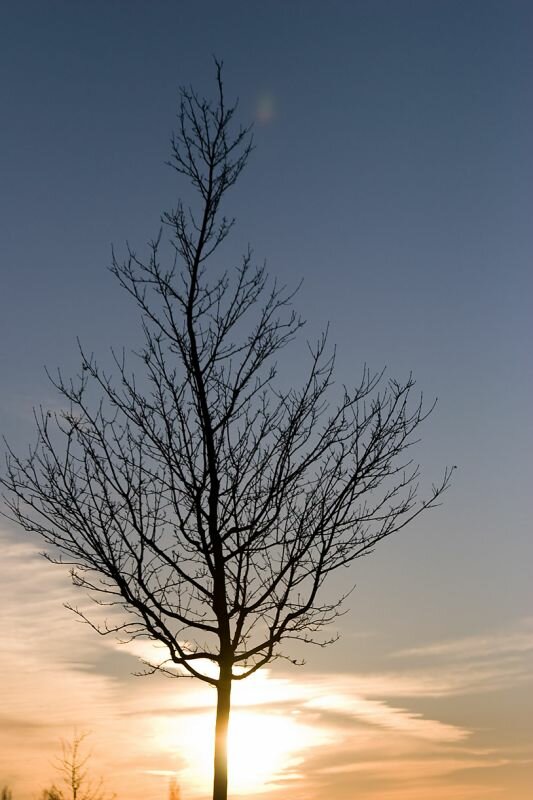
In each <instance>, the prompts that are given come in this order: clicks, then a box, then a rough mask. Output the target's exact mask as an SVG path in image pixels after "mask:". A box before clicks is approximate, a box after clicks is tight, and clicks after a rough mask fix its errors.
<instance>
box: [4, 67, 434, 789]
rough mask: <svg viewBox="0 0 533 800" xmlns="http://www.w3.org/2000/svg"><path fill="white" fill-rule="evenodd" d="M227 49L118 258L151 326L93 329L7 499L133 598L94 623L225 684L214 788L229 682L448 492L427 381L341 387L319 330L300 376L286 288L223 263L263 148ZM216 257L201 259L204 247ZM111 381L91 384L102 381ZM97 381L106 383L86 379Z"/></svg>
mask: <svg viewBox="0 0 533 800" xmlns="http://www.w3.org/2000/svg"><path fill="white" fill-rule="evenodd" d="M235 108H236V106H235V105H230V106H228V105H227V104H226V100H225V96H224V90H223V84H222V80H221V74H220V66H219V65H218V64H217V96H216V100H215V101H213V102H210V101H207V100H205V99H202V98H200V97H199V96H198V95H197V94H196V93H195V92H194V91H193V90H192V89H183V90H182V93H181V104H180V108H179V114H178V126H177V132H176V133H175V135H174V138H173V140H172V157H171V162H170V164H171V166H172V167H173V168H174V169H175V170H176V172H177V173H178V174H179V175H180V176H185V178H186V179H187V180H188V181H189V182H190V184H191V185H192V187H193V188H194V190H195V192H196V194H195V196H196V199H197V205H196V206H195V207H194V208H192V209H191V208H189V207H186V206H185V205H184V204H182V202H179V203H178V204H177V207H176V208H175V209H174V210H171V211H169V212H167V213H165V214H164V215H163V218H162V221H163V228H162V231H163V230H165V229H166V230H170V233H171V237H170V241H171V243H172V248H173V251H172V257H171V258H170V260H168V255H166V254H165V246H164V245H163V244H162V241H163V237H162V233H161V232H160V234H159V236H158V237H157V238H156V239H155V240H154V241H153V242H151V243H150V249H149V254H148V256H147V257H146V258H141V257H140V256H138V255H137V253H136V252H134V251H133V250H132V249H130V248H129V247H128V252H127V256H126V258H125V260H119V259H118V258H117V257H116V256H115V255H113V266H112V272H113V273H114V275H115V276H116V278H117V279H118V281H119V282H120V284H121V286H122V287H123V288H124V289H125V290H126V292H127V293H129V295H130V296H131V297H132V298H133V299H134V301H135V302H136V303H137V305H138V306H139V308H140V310H141V312H142V318H143V323H142V325H143V332H144V346H143V349H142V350H141V351H140V352H138V353H136V354H135V355H134V356H133V357H134V358H135V359H136V361H135V363H136V365H137V368H130V366H129V362H127V360H126V357H125V356H124V355H123V354H122V355H118V354H116V353H115V354H114V363H115V369H116V375H117V377H118V380H116V379H113V378H112V377H111V376H110V375H108V374H107V373H106V372H105V371H104V370H102V368H101V367H100V366H99V365H98V364H97V363H96V361H95V359H94V358H93V356H92V355H89V354H87V353H86V352H85V351H84V350H83V349H82V348H80V351H81V371H80V374H79V376H78V377H77V378H76V379H74V380H65V379H64V378H63V377H62V375H61V374H58V376H57V377H56V378H54V379H52V382H53V383H54V385H55V386H56V388H57V389H58V390H59V393H60V395H61V396H62V398H63V401H64V403H65V406H66V407H65V410H64V411H62V412H61V413H55V414H54V413H50V412H44V411H42V410H41V411H39V412H38V413H37V414H36V423H37V431H38V439H37V444H36V445H35V447H34V448H33V449H32V450H31V451H30V454H29V455H28V456H26V457H20V456H18V455H16V454H15V453H14V452H12V451H11V450H9V451H8V457H7V472H6V475H5V477H4V478H3V484H4V486H5V487H7V489H8V492H7V498H6V499H7V504H8V507H9V509H10V514H11V517H12V518H14V519H15V520H17V521H18V522H19V523H20V524H21V525H22V526H23V528H25V529H26V530H27V531H35V532H37V533H39V534H40V535H41V536H42V537H43V538H44V540H45V541H46V542H47V543H48V544H49V545H50V546H52V548H53V549H52V551H51V553H50V554H49V557H50V558H51V559H52V560H60V561H63V562H66V563H68V564H70V565H71V571H72V580H73V582H74V584H75V585H76V586H79V587H81V588H83V589H87V590H89V591H90V592H91V593H92V594H93V596H95V597H96V598H97V599H98V598H99V599H100V600H99V601H100V602H101V603H104V604H105V603H109V604H110V605H112V606H114V607H115V610H116V608H117V607H118V609H120V610H121V611H122V612H123V615H122V617H121V619H120V622H118V623H117V624H112V623H111V622H109V621H108V623H107V624H106V626H105V627H103V628H101V627H98V626H96V624H95V623H94V622H92V623H91V624H93V626H94V627H97V629H98V630H99V632H100V633H104V634H106V633H109V632H111V631H114V632H117V631H120V632H122V633H123V634H127V635H129V636H132V637H148V638H149V639H151V640H153V641H156V642H159V643H162V644H163V645H165V647H166V648H168V662H167V663H166V664H163V665H156V664H154V665H151V666H152V667H153V669H156V668H161V669H167V670H169V671H170V672H172V673H173V674H179V673H185V674H187V675H190V676H193V677H195V678H198V679H200V680H202V681H205V682H207V683H208V684H211V685H212V686H213V687H215V688H216V692H217V713H216V731H215V756H214V788H213V799H214V800H226V798H227V754H226V739H227V728H228V720H229V713H230V698H231V687H232V682H233V681H241V680H244V679H245V678H247V677H248V676H249V675H251V674H252V673H253V672H255V671H256V670H258V669H259V668H260V667H262V666H263V665H265V664H267V663H268V662H271V661H273V660H274V659H277V658H289V657H290V660H292V661H294V663H297V662H296V659H295V658H293V657H292V656H290V654H288V653H287V652H286V651H284V650H282V649H281V645H282V643H283V642H284V641H287V640H289V639H292V640H297V641H301V642H302V641H303V642H311V643H314V644H320V645H322V646H323V645H325V644H327V643H328V642H329V641H331V640H332V637H331V636H329V637H328V635H327V633H325V634H324V631H325V629H326V628H327V627H328V626H329V625H330V623H331V622H332V621H333V620H334V619H335V618H336V617H337V615H338V614H339V613H340V611H341V606H342V601H343V600H344V599H345V598H344V597H336V598H335V599H333V600H331V599H327V597H326V595H325V594H324V592H323V591H322V589H323V587H324V583H325V582H326V580H327V579H328V577H329V576H330V575H331V573H333V572H335V571H336V570H339V569H341V568H342V567H347V566H349V565H350V564H351V563H352V562H353V561H354V560H355V559H357V558H359V557H360V556H363V555H365V554H367V553H369V552H370V551H371V550H372V549H373V548H374V546H375V545H376V544H377V543H378V542H379V541H380V540H381V539H384V538H385V537H387V536H390V535H391V534H393V533H395V532H397V531H399V530H400V529H401V528H403V527H405V525H407V524H408V523H409V522H410V521H411V520H412V519H413V518H414V517H416V516H417V515H418V514H420V513H421V512H422V511H423V510H424V509H428V508H430V507H432V506H434V505H435V503H436V501H437V499H438V498H439V497H440V495H441V494H442V492H443V491H444V490H445V488H446V486H447V484H448V482H449V471H446V473H445V475H444V478H443V480H442V482H440V483H439V484H438V485H437V486H433V488H432V491H431V492H430V495H429V497H427V498H426V499H422V500H418V499H417V488H418V475H419V470H418V467H417V465H416V464H414V463H413V461H412V459H411V456H410V453H411V450H410V448H411V446H412V445H413V444H414V443H415V441H416V439H417V437H418V429H419V426H420V424H421V422H422V421H423V420H424V418H425V417H426V416H427V413H429V411H430V410H431V409H428V410H425V408H423V406H422V401H421V398H413V386H414V382H413V379H412V378H411V377H409V378H408V379H407V380H406V381H404V382H397V381H395V380H388V381H387V380H386V379H385V377H384V375H383V374H382V373H378V374H372V373H371V372H370V371H369V370H368V369H366V368H365V369H364V370H363V373H362V377H361V380H360V381H359V383H358V385H357V386H356V387H355V388H354V389H353V390H349V389H346V388H345V389H343V390H342V391H341V392H340V393H338V394H337V396H335V391H337V392H338V390H335V389H334V387H333V386H332V383H333V369H334V356H333V354H332V353H329V354H328V349H327V343H326V337H325V336H323V337H321V338H320V339H319V341H318V342H317V344H316V345H315V346H312V345H308V352H309V367H308V372H307V377H306V379H305V380H304V381H303V384H302V385H301V386H300V388H293V387H290V388H284V387H283V384H282V382H281V381H280V380H279V378H278V376H277V371H276V358H277V356H278V355H279V353H280V351H281V350H283V348H285V347H286V346H287V345H288V344H289V343H290V342H292V340H293V339H294V337H295V336H296V334H297V333H298V332H299V331H300V328H301V327H302V325H303V322H302V320H301V319H300V318H299V317H298V316H297V314H296V313H295V311H294V310H293V307H292V301H293V296H294V293H293V292H290V291H287V290H286V288H285V287H283V286H280V285H278V284H277V283H276V282H271V281H270V279H269V278H268V276H267V274H266V272H265V270H264V268H256V267H255V266H254V264H253V262H252V255H251V253H250V252H247V253H246V254H245V255H244V257H243V258H242V261H241V262H240V264H239V265H238V266H236V267H235V269H234V270H232V271H230V272H225V271H221V270H220V269H217V267H216V266H215V265H214V264H213V263H212V262H213V261H214V258H213V257H214V255H215V253H216V252H217V251H218V249H219V248H220V246H221V245H222V243H223V242H224V240H225V239H226V237H227V235H228V233H229V232H230V230H231V228H232V226H233V222H234V220H233V219H228V218H227V217H226V216H224V215H223V213H222V201H223V200H224V199H225V196H226V194H227V192H228V191H229V189H230V188H231V187H232V186H233V185H234V184H235V182H236V181H237V179H238V177H239V175H240V174H241V171H242V169H243V168H244V166H245V164H246V161H247V159H248V156H249V154H250V151H251V148H252V140H251V136H250V131H249V129H242V128H235V127H234V121H233V120H234V114H235ZM208 263H209V267H208ZM95 389H97V390H98V394H99V396H100V399H99V401H98V402H97V403H95V402H94V401H93V400H94V390H95ZM91 398H93V400H92V399H91Z"/></svg>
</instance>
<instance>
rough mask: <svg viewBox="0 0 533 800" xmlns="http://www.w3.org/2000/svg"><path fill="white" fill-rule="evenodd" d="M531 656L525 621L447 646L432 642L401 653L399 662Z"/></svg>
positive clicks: (530, 628)
mask: <svg viewBox="0 0 533 800" xmlns="http://www.w3.org/2000/svg"><path fill="white" fill-rule="evenodd" d="M531 652H533V618H526V619H524V620H522V621H521V622H520V623H518V625H516V626H515V628H514V630H510V631H509V630H505V631H496V632H492V633H490V634H486V635H484V636H465V637H462V638H459V639H454V640H451V641H448V642H434V643H432V644H428V645H423V646H421V647H412V648H409V649H406V650H400V651H398V652H397V653H396V654H395V655H396V657H399V658H414V657H415V658H434V657H435V656H446V657H448V658H451V659H461V660H466V659H468V660H471V659H479V658H486V657H490V658H491V660H494V658H495V657H497V656H505V655H511V656H512V655H520V654H524V653H531Z"/></svg>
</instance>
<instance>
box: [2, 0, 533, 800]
mask: <svg viewBox="0 0 533 800" xmlns="http://www.w3.org/2000/svg"><path fill="white" fill-rule="evenodd" d="M532 24H533V8H532V6H531V3H529V2H519V1H518V0H505V2H504V0H501V2H494V1H493V0H483V1H482V0H479V2H476V1H475V0H462V1H461V2H455V1H454V0H448V1H447V2H444V0H431V2H428V1H427V0H424V1H422V0H417V1H414V0H413V1H412V2H411V1H408V0H388V2H381V0H373V1H372V2H370V1H369V2H358V1H357V0H353V1H352V2H340V0H335V1H334V2H331V3H322V2H315V0H308V1H307V2H303V1H302V2H297V1H296V0H295V1H293V2H277V1H274V2H270V3H261V4H260V3H255V2H237V1H236V2H233V1H232V2H228V3H225V4H220V3H215V2H211V0H207V1H206V2H204V3H201V4H199V3H198V4H196V3H183V2H177V1H176V0H175V1H174V2H166V1H163V0H157V1H156V2H152V3H148V2H138V1H137V0H130V2H122V1H121V0H120V1H119V0H116V1H115V2H113V3H109V2H102V1H101V0H94V2H92V3H82V2H66V1H65V2H61V1H59V0H58V1H56V2H54V1H52V0H51V1H50V2H47V3H42V2H25V1H24V0H21V2H19V3H17V4H15V3H11V4H7V5H6V7H5V8H4V9H3V14H2V25H1V31H0V86H1V89H0V91H1V97H2V106H3V108H2V110H3V114H2V118H3V122H2V126H1V129H0V140H1V147H0V175H1V185H2V191H1V193H0V218H1V219H2V226H1V230H0V270H1V275H2V292H1V295H0V326H1V329H0V343H1V344H0V375H1V384H2V392H1V395H0V430H1V432H2V433H3V434H4V435H5V436H6V437H7V438H8V440H9V442H10V443H11V445H12V446H13V447H14V448H15V449H18V450H22V449H24V448H25V447H26V446H27V445H28V444H29V443H30V442H31V441H32V440H33V435H34V426H33V416H32V409H33V407H34V406H39V405H42V406H43V407H45V408H48V407H52V408H53V407H54V404H56V403H57V397H56V395H55V393H54V390H53V387H51V386H50V384H49V382H48V380H47V377H46V372H45V366H46V367H48V368H49V369H51V370H54V369H55V368H57V367H61V369H62V370H63V371H64V373H65V374H66V375H69V374H73V373H75V372H76V371H77V367H78V357H77V349H76V337H79V338H80V339H81V341H82V342H83V343H84V344H85V345H86V346H87V347H88V348H89V349H91V350H92V351H94V352H95V353H96V354H103V355H105V354H106V353H108V352H109V347H110V346H111V345H114V346H118V347H121V346H125V347H127V348H129V347H135V344H136V343H137V342H138V341H139V330H140V329H139V320H138V315H137V311H136V309H135V308H134V307H133V306H132V304H131V303H130V302H129V301H128V299H127V298H126V297H125V296H124V293H123V292H121V290H120V288H119V287H118V286H117V285H116V282H115V281H114V279H113V277H112V276H111V275H110V273H109V271H108V269H107V268H108V267H109V264H110V258H111V246H112V245H113V246H114V247H115V248H116V250H117V252H119V253H120V252H122V253H124V252H125V243H126V241H128V242H130V244H132V245H133V246H135V247H136V248H137V249H139V250H140V251H141V250H142V248H144V247H145V246H146V243H147V242H148V241H149V240H150V239H151V238H153V236H154V235H155V234H156V233H157V231H158V229H159V220H160V215H161V213H162V212H163V211H164V210H166V209H168V208H170V207H172V206H174V205H175V204H176V200H177V198H178V197H180V196H182V197H184V198H185V199H186V198H187V191H188V188H187V186H185V185H183V184H181V183H180V182H179V181H178V180H176V176H175V174H174V173H173V172H172V171H171V170H170V169H169V168H168V167H167V166H166V165H165V161H166V159H167V158H168V156H169V140H170V135H171V132H172V129H173V126H174V122H175V111H176V101H177V98H178V90H179V87H180V86H181V85H184V84H185V85H189V84H192V85H193V86H194V87H195V88H197V89H198V91H199V92H200V93H203V94H207V95H209V94H210V93H211V92H212V89H213V78H214V69H213V60H212V56H213V54H214V55H216V56H217V57H218V58H219V59H222V60H223V61H224V79H225V85H226V90H227V92H228V94H229V95H232V96H238V97H239V114H240V117H241V119H242V121H243V123H245V124H246V123H248V122H253V123H254V135H255V145H256V149H255V151H254V152H253V154H252V157H251V160H250V163H249V166H248V168H247V170H246V172H245V173H244V174H243V175H242V178H241V179H240V180H239V183H238V185H237V186H236V187H235V188H234V189H233V190H232V193H231V195H230V197H229V199H228V209H227V210H228V214H230V215H234V216H235V217H236V218H237V225H236V227H235V229H234V231H233V233H232V241H231V243H230V245H229V250H228V253H229V254H230V255H231V254H232V253H234V252H235V253H240V252H242V251H243V250H244V249H245V248H246V247H247V245H248V244H250V245H251V246H252V247H253V250H254V254H255V257H256V258H257V260H258V262H262V261H263V259H264V260H266V263H267V267H268V270H269V272H270V273H271V274H272V275H273V276H277V277H279V278H280V279H281V280H283V281H284V282H286V283H287V285H290V286H296V285H297V284H298V283H299V282H300V280H303V284H302V288H301V290H300V293H299V297H298V307H299V309H300V310H301V313H302V314H303V316H304V317H305V318H306V319H307V329H306V333H305V336H309V338H311V339H315V338H316V337H317V336H318V334H319V333H320V331H321V330H322V329H323V328H324V327H325V325H326V324H328V323H329V330H330V338H331V340H332V341H333V342H335V343H336V345H337V373H336V374H337V375H338V381H339V383H340V384H342V383H345V384H347V385H350V384H355V383H356V382H357V379H358V377H359V376H360V374H361V369H362V367H363V365H364V364H365V363H366V364H368V365H369V366H370V367H371V368H372V369H375V370H379V369H381V368H382V367H384V366H386V368H387V372H388V374H390V375H393V376H397V377H399V378H402V377H405V376H406V375H408V374H409V372H410V371H412V372H413V374H414V376H415V378H416V380H417V386H418V387H419V388H420V389H421V390H423V392H424V396H425V397H427V398H428V399H433V398H435V397H436V398H438V403H437V407H436V409H435V411H434V413H433V414H432V415H431V417H430V419H429V420H428V421H427V422H426V423H425V426H424V431H423V440H422V442H421V443H420V445H419V448H418V457H419V459H420V462H421V465H422V474H423V480H422V483H423V485H424V486H429V485H430V484H431V481H432V480H438V478H439V477H440V476H441V474H442V471H443V469H444V467H445V466H446V465H457V470H456V471H455V472H454V478H453V485H452V487H451V488H450V490H449V491H448V493H447V494H446V496H445V498H444V502H443V505H442V507H440V508H439V509H437V510H435V511H433V512H431V514H428V515H426V516H425V517H423V518H420V519H419V520H417V522H416V523H414V524H413V525H412V526H411V527H410V528H409V529H408V530H406V531H402V533H401V534H399V535H398V536H397V537H395V538H391V539H389V540H387V541H385V542H383V543H382V545H381V546H380V547H378V549H377V550H376V552H375V553H374V554H373V555H372V556H371V557H370V558H368V559H362V560H360V561H358V562H357V563H356V564H355V565H354V568H353V570H352V571H351V573H350V575H349V576H347V578H346V581H347V584H348V583H349V582H353V581H355V582H356V584H357V585H356V590H355V592H354V593H353V594H352V595H351V597H350V599H349V603H348V608H349V612H348V613H347V614H346V616H344V617H343V618H342V619H341V620H339V623H338V626H337V628H338V632H339V633H340V634H341V638H340V640H339V642H338V643H337V644H335V645H332V646H331V647H329V648H327V649H324V650H315V649H310V650H308V651H307V652H306V653H305V656H306V660H307V663H306V665H305V666H304V667H301V668H298V669H297V668H293V669H290V670H289V668H288V666H285V667H284V668H283V669H281V668H278V667H277V666H276V668H272V669H265V670H263V671H262V672H260V673H258V674H257V675H256V676H254V677H253V678H251V679H250V680H249V682H248V684H247V685H246V684H243V685H242V687H239V692H238V693H236V695H235V703H236V706H235V714H234V724H233V728H234V729H233V733H232V736H233V741H232V744H231V747H232V748H233V752H234V754H233V755H232V757H231V759H232V760H231V771H232V775H233V784H232V791H233V795H234V796H236V797H237V796H246V797H247V798H254V797H255V796H257V797H260V796H261V797H265V798H266V797H268V798H273V800H278V798H279V799H280V800H281V798H284V799H285V798H286V800H304V798H305V800H313V799H314V798H319V797H325V796H328V797H330V798H332V800H352V798H354V797H357V798H358V800H404V799H405V800H407V799H408V800H429V798H432V799H433V798H435V800H438V799H439V798H443V800H487V798H492V797H494V798H506V799H507V798H509V797H512V798H513V800H526V798H529V797H530V787H531V784H532V782H533V727H532V722H531V720H532V719H533V714H532V712H533V705H532V700H531V698H532V697H533V692H532V691H531V688H532V687H531V675H532V674H533V673H532V669H531V667H532V660H533V659H532V654H533V603H532V600H533V596H532V595H533V592H532V589H531V586H533V581H532V575H531V572H532V567H531V565H532V564H533V544H532V536H531V518H532V508H531V505H532V504H531V496H532V493H531V485H532V477H533V470H532V467H531V452H532V446H533V425H532V422H531V414H530V408H531V398H532V394H533V392H532V390H533V369H532V361H531V345H530V341H531V333H532V331H531V328H532V323H531V318H532V315H531V300H532V289H533V270H532V269H531V258H532V255H533V242H532V235H531V221H530V220H531V209H532V202H533V188H532V187H533V158H532V150H531V141H533V104H532V103H531V88H532V85H533V53H532V50H531V29H532ZM231 248H234V249H233V250H232V249H231ZM227 257H228V258H229V255H228V256H227ZM299 367H300V360H299V358H298V351H296V350H295V351H290V352H289V351H287V360H286V361H285V363H284V364H283V365H282V366H281V368H282V370H285V374H286V375H291V376H293V375H294V376H298V371H299ZM0 537H1V547H2V558H1V559H0V598H1V603H0V607H1V609H2V612H1V616H0V636H1V641H2V647H1V648H0V674H1V675H2V680H1V681H0V720H1V725H0V785H1V784H3V783H8V784H9V785H10V786H12V788H13V792H14V797H15V800H33V799H34V798H36V797H37V796H38V794H39V792H40V790H41V789H42V788H43V786H45V785H49V784H50V783H51V782H52V781H53V780H54V779H57V778H56V776H55V773H54V758H55V756H56V755H57V754H58V752H60V745H59V742H60V740H61V739H62V738H63V739H67V740H68V739H70V738H72V736H73V735H74V732H75V731H78V732H80V731H91V735H90V737H89V738H88V740H87V741H88V747H89V748H90V750H91V751H92V759H91V766H92V768H93V770H94V772H95V774H97V775H99V774H102V775H103V776H105V781H106V786H108V787H109V791H110V792H111V791H115V792H117V796H118V797H119V798H120V797H123V798H126V797H129V798H131V800H140V798H141V797H142V798H146V800H152V798H153V800H156V798H162V797H165V796H166V794H167V787H168V782H169V780H170V779H171V778H172V777H174V776H175V777H176V780H177V781H178V783H179V784H180V787H181V791H182V798H183V800H205V798H208V797H209V766H210V764H209V759H210V756H209V746H210V744H209V743H210V736H211V724H212V709H213V700H214V697H213V695H212V694H211V693H210V691H209V690H208V688H206V687H205V686H204V685H202V684H198V685H196V684H195V683H194V682H189V681H185V680H170V679H167V678H164V677H162V676H152V677H146V678H138V677H134V676H133V675H132V673H133V672H135V670H136V669H138V660H137V656H138V655H143V653H141V652H140V651H139V650H138V645H137V649H136V647H135V646H134V645H130V646H124V645H120V644H119V643H117V642H115V641H113V640H111V639H110V638H109V637H108V638H100V637H98V636H97V635H96V634H95V633H94V632H93V631H92V630H90V629H89V628H88V627H87V626H83V625H81V624H80V623H79V622H78V621H77V620H76V619H75V618H74V617H73V615H72V614H70V613H69V612H68V611H67V610H66V609H65V608H64V607H63V604H64V603H65V602H69V601H70V602H76V603H77V604H78V605H80V604H81V605H82V607H85V605H84V604H86V605H87V607H89V604H90V601H89V600H88V599H87V598H85V597H84V596H80V594H79V592H78V593H76V592H75V590H74V589H73V588H72V587H71V586H70V582H69V578H68V575H66V574H65V573H64V572H63V571H62V570H61V569H60V568H58V567H53V566H51V565H50V564H49V563H47V562H46V561H45V560H44V559H42V558H41V557H40V556H39V551H40V549H41V546H40V543H39V542H38V541H37V540H34V539H31V538H30V537H28V536H27V535H26V534H23V533H22V532H21V531H19V530H17V529H16V527H15V526H14V524H13V523H11V522H9V521H8V520H6V519H4V520H3V521H1V522H0ZM251 742H254V743H257V744H256V745H255V746H254V747H251V744H250V743H251Z"/></svg>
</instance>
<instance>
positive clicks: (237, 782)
mask: <svg viewBox="0 0 533 800" xmlns="http://www.w3.org/2000/svg"><path fill="white" fill-rule="evenodd" d="M250 688H252V687H250ZM254 688H255V689H256V690H257V689H259V686H258V685H255V687H254ZM261 688H266V687H261ZM254 694H255V698H254V702H253V704H251V705H250V706H248V705H244V706H242V705H236V707H235V708H234V709H233V710H232V712H231V717H230V726H229V736H228V774H229V790H230V794H231V795H248V796H250V795H254V794H260V793H263V792H268V791H272V790H273V789H275V788H276V787H278V788H279V787H280V786H281V785H282V784H283V785H285V784H286V782H287V781H294V780H297V779H298V778H300V777H301V766H302V762H303V760H304V756H305V752H306V750H308V748H310V747H313V746H316V745H318V744H321V743H323V741H324V732H321V731H319V730H317V728H315V727H313V726H311V725H310V724H306V722H305V721H304V720H303V719H302V716H301V714H300V712H299V710H298V709H297V708H296V709H294V710H290V711H288V712H287V711H286V707H285V708H284V707H283V706H282V708H281V710H280V706H279V705H278V706H277V709H276V706H274V705H271V706H270V707H269V705H268V701H269V699H270V698H268V692H266V693H265V694H263V693H261V694H262V696H260V697H258V695H257V694H256V693H254ZM210 699H211V700H212V697H210ZM157 727H158V731H157V739H158V740H159V744H160V747H161V749H162V750H164V751H166V752H167V753H168V752H169V750H171V751H172V752H174V753H175V754H176V756H177V757H178V758H179V762H180V763H181V764H182V767H181V768H180V769H179V771H178V774H177V779H178V782H179V783H180V784H181V785H182V787H183V789H184V793H185V794H186V796H187V794H188V793H191V794H194V793H198V794H200V793H201V794H206V795H207V794H209V791H210V788H211V781H212V764H213V735H214V713H213V710H212V708H206V707H203V708H198V706H197V707H196V708H194V709H191V710H190V712H189V710H187V711H186V712H185V713H180V714H179V715H177V717H176V718H175V719H172V718H171V717H168V716H167V717H162V718H160V719H159V720H158V725H157ZM185 790H186V791H185Z"/></svg>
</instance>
